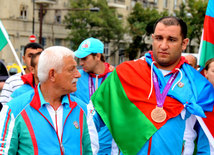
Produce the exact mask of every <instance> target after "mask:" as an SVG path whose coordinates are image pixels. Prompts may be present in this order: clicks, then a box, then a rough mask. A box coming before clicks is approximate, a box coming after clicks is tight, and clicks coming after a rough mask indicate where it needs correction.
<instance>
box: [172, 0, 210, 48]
mask: <svg viewBox="0 0 214 155" xmlns="http://www.w3.org/2000/svg"><path fill="white" fill-rule="evenodd" d="M207 3H208V1H207V0H205V1H203V0H188V1H187V3H186V5H185V4H183V3H182V4H181V5H180V10H178V11H176V12H175V13H176V16H178V17H180V18H182V19H183V20H184V21H185V22H186V23H187V26H188V34H187V37H188V38H189V47H190V48H189V51H188V52H193V49H192V46H191V43H192V40H193V39H196V41H197V43H198V44H199V43H200V40H201V34H202V29H203V23H204V17H205V13H206V8H207Z"/></svg>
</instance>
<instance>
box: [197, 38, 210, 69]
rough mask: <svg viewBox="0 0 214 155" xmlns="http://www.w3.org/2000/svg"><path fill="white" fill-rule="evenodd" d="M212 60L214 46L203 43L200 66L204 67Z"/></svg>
mask: <svg viewBox="0 0 214 155" xmlns="http://www.w3.org/2000/svg"><path fill="white" fill-rule="evenodd" d="M211 58H214V45H213V44H212V43H209V42H207V41H203V44H202V50H201V55H200V62H199V65H200V66H203V67H204V65H205V63H206V62H207V60H209V59H211Z"/></svg>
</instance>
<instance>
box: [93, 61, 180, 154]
mask: <svg viewBox="0 0 214 155" xmlns="http://www.w3.org/2000/svg"><path fill="white" fill-rule="evenodd" d="M150 81H151V69H150V67H149V66H148V64H147V63H146V61H142V60H139V61H130V62H125V63H122V64H121V65H119V66H117V68H116V69H115V70H114V71H113V72H112V73H111V75H110V76H109V77H108V78H107V79H106V80H105V81H104V82H103V83H102V85H101V86H100V87H99V88H98V90H97V91H95V93H94V94H93V95H92V97H91V100H92V102H93V105H94V107H95V109H96V111H97V112H98V113H99V115H100V116H101V118H102V120H103V121H104V123H105V124H106V126H107V127H108V129H109V131H110V132H111V134H112V136H113V138H114V140H115V142H116V143H117V145H118V147H119V148H120V150H121V151H122V153H123V154H137V153H138V152H139V151H140V150H141V148H142V147H143V146H144V144H145V143H146V142H147V141H148V140H149V139H150V137H151V136H152V135H153V134H154V133H155V132H156V131H157V130H158V129H160V128H161V127H162V126H163V125H164V124H165V123H166V122H167V120H168V119H170V118H173V117H176V116H178V115H179V114H180V112H181V111H182V109H183V108H184V106H183V105H182V104H180V102H178V101H177V100H175V99H173V98H171V97H169V96H167V97H166V100H165V101H166V102H165V103H164V110H165V111H166V113H167V118H166V120H165V121H164V122H162V123H156V122H154V121H153V120H152V118H151V111H152V110H153V109H155V107H156V105H157V102H156V96H155V90H154V88H153V92H152V94H151V96H150V98H149V99H148V96H149V92H150V88H151V82H150Z"/></svg>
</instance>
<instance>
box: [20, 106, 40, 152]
mask: <svg viewBox="0 0 214 155" xmlns="http://www.w3.org/2000/svg"><path fill="white" fill-rule="evenodd" d="M21 115H22V117H23V119H24V121H25V123H26V125H27V128H28V130H29V132H30V136H31V139H32V143H33V149H34V155H38V145H37V142H36V136H35V133H34V131H33V127H32V125H31V122H30V119H29V117H28V115H27V113H26V111H25V110H23V111H22V112H21Z"/></svg>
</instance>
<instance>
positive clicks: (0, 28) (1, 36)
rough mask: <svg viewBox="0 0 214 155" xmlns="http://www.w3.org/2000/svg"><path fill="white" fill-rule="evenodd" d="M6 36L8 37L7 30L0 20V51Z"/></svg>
mask: <svg viewBox="0 0 214 155" xmlns="http://www.w3.org/2000/svg"><path fill="white" fill-rule="evenodd" d="M6 37H8V34H7V31H6V30H5V28H4V25H3V24H2V22H1V20H0V51H1V50H2V49H3V48H4V47H5V46H6V45H7V42H8V41H7V39H6Z"/></svg>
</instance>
